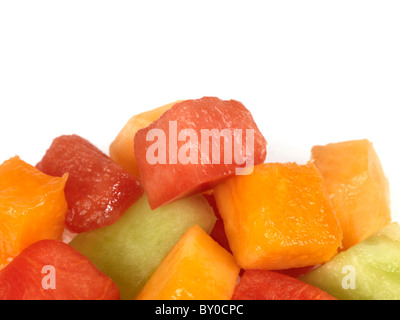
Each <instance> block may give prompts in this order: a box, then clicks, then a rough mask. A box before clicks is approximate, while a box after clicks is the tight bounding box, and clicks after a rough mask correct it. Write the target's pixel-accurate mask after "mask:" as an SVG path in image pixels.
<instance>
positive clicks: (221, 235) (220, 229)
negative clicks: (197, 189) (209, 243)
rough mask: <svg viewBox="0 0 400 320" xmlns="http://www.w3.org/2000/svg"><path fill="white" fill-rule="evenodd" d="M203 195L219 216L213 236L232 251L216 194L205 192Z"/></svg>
mask: <svg viewBox="0 0 400 320" xmlns="http://www.w3.org/2000/svg"><path fill="white" fill-rule="evenodd" d="M203 196H204V198H206V200H207V201H208V203H209V204H210V206H211V207H212V208H213V210H214V214H215V217H216V218H217V221H216V222H215V225H214V228H213V229H212V231H211V233H210V236H211V238H213V239H214V240H215V241H217V242H218V244H219V245H220V246H221V247H222V248H224V249H226V250H227V251H229V252H231V253H232V250H231V248H230V247H229V241H228V238H227V237H226V233H225V227H224V222H223V221H222V218H221V215H220V214H219V211H218V208H217V203H216V201H215V198H214V195H213V194H207V193H204V194H203Z"/></svg>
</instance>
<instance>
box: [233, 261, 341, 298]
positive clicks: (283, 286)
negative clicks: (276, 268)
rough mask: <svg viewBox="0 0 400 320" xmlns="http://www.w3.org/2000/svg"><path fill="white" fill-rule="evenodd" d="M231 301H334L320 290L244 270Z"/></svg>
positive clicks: (282, 277)
mask: <svg viewBox="0 0 400 320" xmlns="http://www.w3.org/2000/svg"><path fill="white" fill-rule="evenodd" d="M232 300H336V299H335V298H334V297H332V296H330V295H329V294H327V293H326V292H324V291H322V290H321V289H318V288H315V287H313V286H311V285H309V284H306V283H304V282H302V281H300V280H297V279H295V278H292V277H290V276H287V275H284V274H281V273H278V272H273V271H267V270H257V269H253V270H246V271H245V272H244V273H243V275H242V278H241V280H240V282H239V284H238V285H237V286H236V288H235V292H234V294H233V297H232Z"/></svg>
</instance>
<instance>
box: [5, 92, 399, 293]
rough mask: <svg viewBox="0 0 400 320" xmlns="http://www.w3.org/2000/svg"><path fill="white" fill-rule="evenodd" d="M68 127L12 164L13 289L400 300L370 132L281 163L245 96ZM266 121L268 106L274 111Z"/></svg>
mask: <svg viewBox="0 0 400 320" xmlns="http://www.w3.org/2000/svg"><path fill="white" fill-rule="evenodd" d="M127 120H128V121H127V123H126V125H125V126H124V127H123V128H121V131H120V132H119V134H118V135H116V138H115V140H114V141H112V142H111V143H110V147H109V154H106V153H104V152H102V151H101V150H99V149H98V148H97V147H96V146H95V145H93V144H92V143H91V142H89V141H88V140H86V139H85V138H84V137H81V136H79V135H63V136H60V137H55V138H54V140H53V143H52V144H51V145H50V146H49V148H48V150H47V151H46V152H45V154H44V155H43V158H42V159H41V160H40V162H38V163H37V164H28V163H26V162H25V161H24V160H23V159H20V158H19V157H18V156H14V157H12V158H10V159H9V160H6V161H5V162H3V163H2V164H1V165H0V300H77V299H79V300H120V299H122V300H367V299H368V300H381V299H382V300H400V226H399V224H398V223H396V222H393V221H392V219H391V212H390V195H389V185H388V181H387V178H386V176H385V174H384V171H383V168H382V165H381V163H380V160H379V157H378V155H377V153H376V152H375V150H374V147H373V144H372V143H371V142H370V141H368V140H366V139H365V140H353V141H344V142H333V143H330V144H328V145H324V146H319V145H316V146H314V147H313V148H312V150H311V157H310V159H309V161H308V162H307V163H304V164H299V163H295V162H289V163H273V162H270V161H269V160H268V155H267V140H266V138H268V137H266V138H265V137H264V136H263V134H262V133H261V131H260V130H259V128H258V127H257V124H256V120H257V119H254V118H253V117H252V115H251V113H250V111H249V110H248V109H247V108H246V107H245V106H244V105H243V104H242V103H241V102H239V101H235V100H221V99H219V98H216V97H203V98H201V99H193V100H178V101H176V102H173V103H169V104H167V105H165V106H162V107H159V108H156V109H154V110H150V111H147V112H144V113H141V114H138V115H135V116H133V117H131V118H130V119H127ZM260 121H262V120H260Z"/></svg>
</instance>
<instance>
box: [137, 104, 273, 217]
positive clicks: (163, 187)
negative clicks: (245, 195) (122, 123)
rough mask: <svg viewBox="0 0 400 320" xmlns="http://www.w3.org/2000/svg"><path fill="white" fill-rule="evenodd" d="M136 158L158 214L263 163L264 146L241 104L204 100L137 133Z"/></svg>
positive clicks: (181, 107) (176, 109)
mask: <svg viewBox="0 0 400 320" xmlns="http://www.w3.org/2000/svg"><path fill="white" fill-rule="evenodd" d="M135 157H136V161H137V166H138V170H139V173H140V178H141V181H142V183H143V186H144V189H145V190H146V193H147V196H148V198H149V203H150V206H151V208H153V209H154V208H157V207H159V206H161V205H163V204H166V203H170V202H172V201H174V200H175V199H178V198H182V197H185V196H188V195H190V194H193V193H196V192H202V191H206V190H209V189H211V188H212V187H213V186H214V185H216V184H217V183H219V182H220V181H221V180H222V179H223V178H226V177H228V176H230V175H233V174H235V173H236V171H237V169H239V168H243V167H245V166H246V165H248V164H249V163H250V164H251V165H252V164H254V163H255V164H258V163H262V162H263V161H264V159H265V157H266V141H265V139H264V137H263V136H262V134H261V132H260V131H259V130H258V128H257V125H256V123H255V122H254V120H253V117H252V116H251V113H250V112H249V111H248V110H247V109H246V108H245V107H244V106H243V104H241V103H240V102H238V101H235V100H229V101H224V100H220V99H218V98H214V97H204V98H201V99H197V100H185V101H183V102H180V103H176V104H175V105H174V106H172V108H171V109H169V110H168V111H166V112H165V113H164V114H163V115H162V116H161V117H160V118H159V119H158V120H157V121H155V122H153V123H152V124H151V125H149V126H148V127H146V128H143V129H141V130H139V131H138V132H137V133H136V135H135ZM177 177H179V178H178V180H177Z"/></svg>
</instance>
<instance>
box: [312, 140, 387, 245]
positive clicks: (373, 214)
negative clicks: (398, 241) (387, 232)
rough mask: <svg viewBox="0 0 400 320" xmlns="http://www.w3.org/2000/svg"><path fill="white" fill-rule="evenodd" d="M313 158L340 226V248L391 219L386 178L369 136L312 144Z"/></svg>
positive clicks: (359, 239)
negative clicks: (322, 144)
mask: <svg viewBox="0 0 400 320" xmlns="http://www.w3.org/2000/svg"><path fill="white" fill-rule="evenodd" d="M312 161H313V163H314V164H315V166H316V167H317V168H318V170H319V171H320V172H321V174H322V176H323V177H324V179H325V186H326V190H327V192H328V196H329V198H330V200H331V203H332V206H333V209H334V211H335V212H336V216H337V217H338V219H339V222H340V225H341V228H342V230H343V249H344V250H346V249H348V248H349V247H351V246H353V245H355V244H357V243H359V242H361V241H362V240H364V239H366V238H368V237H369V236H371V235H372V234H374V233H376V232H378V231H379V230H380V229H382V228H383V227H384V226H386V225H388V224H389V223H390V221H391V217H390V200H389V186H388V181H387V179H386V177H385V174H384V172H383V169H382V166H381V163H380V161H379V158H378V155H377V154H376V152H375V150H374V147H373V145H372V143H371V142H369V141H368V140H356V141H347V142H340V143H332V144H328V145H326V146H315V147H313V148H312Z"/></svg>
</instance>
